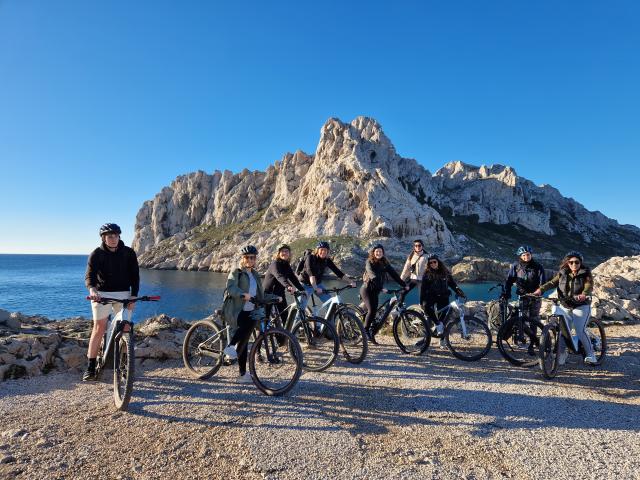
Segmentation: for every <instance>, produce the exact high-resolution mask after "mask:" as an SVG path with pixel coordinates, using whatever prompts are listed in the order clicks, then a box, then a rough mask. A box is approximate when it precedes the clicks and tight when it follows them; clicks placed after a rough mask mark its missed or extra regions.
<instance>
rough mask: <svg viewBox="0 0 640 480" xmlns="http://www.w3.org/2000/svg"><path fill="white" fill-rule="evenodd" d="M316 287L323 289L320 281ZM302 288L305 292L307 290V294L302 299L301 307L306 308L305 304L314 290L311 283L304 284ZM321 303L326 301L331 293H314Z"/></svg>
mask: <svg viewBox="0 0 640 480" xmlns="http://www.w3.org/2000/svg"><path fill="white" fill-rule="evenodd" d="M317 287H318V288H321V289H323V290H324V285H322V284H321V283H319V284H318V285H317ZM304 290H305V292H307V296H306V298H305V299H304V300H303V301H302V308H303V309H304V308H307V304H308V303H309V300H311V295H313V294H314V293H315V290H314V289H313V287H312V286H311V285H304ZM315 295H316V296H317V297H318V298H319V299H320V301H321V302H322V303H324V302H326V301H327V300H329V299H330V298H331V295H329V294H328V293H321V294H320V295H318V294H315Z"/></svg>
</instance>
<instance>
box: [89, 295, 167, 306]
mask: <svg viewBox="0 0 640 480" xmlns="http://www.w3.org/2000/svg"><path fill="white" fill-rule="evenodd" d="M86 299H87V300H93V299H92V298H91V297H90V296H88V295H87V297H86ZM158 300H160V296H159V295H155V296H149V295H145V296H143V297H136V298H126V299H120V298H109V297H100V300H93V301H94V302H97V303H102V304H103V305H106V304H108V303H134V302H157V301H158Z"/></svg>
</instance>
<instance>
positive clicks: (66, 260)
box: [0, 254, 496, 321]
mask: <svg viewBox="0 0 640 480" xmlns="http://www.w3.org/2000/svg"><path fill="white" fill-rule="evenodd" d="M86 266H87V256H86V255H16V254H0V308H1V309H4V310H8V311H9V312H20V313H22V314H25V315H44V316H45V317H48V318H51V319H55V320H59V319H63V318H70V317H85V318H91V305H90V302H89V301H88V300H86V296H87V294H88V292H87V289H86V287H85V285H84V276H85V270H86ZM353 273H356V272H353ZM226 279H227V275H226V274H223V273H214V272H185V271H178V270H148V269H140V293H139V295H159V296H160V297H161V299H160V301H158V302H140V303H139V305H138V306H137V307H136V310H135V314H134V321H140V320H143V319H145V318H148V317H151V316H154V315H158V314H160V313H165V314H167V315H169V316H171V317H178V318H181V319H183V320H187V321H192V320H197V319H200V318H204V317H206V316H208V315H210V314H211V313H212V312H213V311H214V310H215V309H216V308H219V307H220V305H221V304H222V295H223V292H224V287H225V283H226ZM325 284H326V285H327V287H331V286H335V285H342V284H343V283H342V282H340V281H338V280H333V281H328V282H325ZM492 285H494V284H493V283H472V284H460V287H461V288H462V289H463V290H464V291H465V293H466V294H467V296H468V297H469V299H470V300H489V299H491V298H495V296H496V295H495V294H494V293H489V292H488V289H489V288H490V287H491V286H492ZM390 288H397V286H395V285H394V284H391V285H390ZM357 296H358V293H357V289H349V290H345V292H344V296H343V297H344V299H345V300H347V301H349V302H356V301H357ZM384 298H385V296H384V294H382V296H381V301H382V300H383V299H384ZM408 302H409V303H417V302H418V294H417V292H415V291H412V292H411V293H410V294H409V296H408Z"/></svg>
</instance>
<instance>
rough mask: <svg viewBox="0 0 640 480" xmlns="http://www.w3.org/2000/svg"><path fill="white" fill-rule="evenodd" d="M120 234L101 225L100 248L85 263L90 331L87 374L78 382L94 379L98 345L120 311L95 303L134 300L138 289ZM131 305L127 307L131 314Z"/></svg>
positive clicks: (132, 255) (134, 261)
mask: <svg viewBox="0 0 640 480" xmlns="http://www.w3.org/2000/svg"><path fill="white" fill-rule="evenodd" d="M121 233H122V230H121V229H120V227H119V226H118V225H116V224H115V223H105V224H104V225H102V227H100V238H101V239H102V244H101V245H100V246H99V247H98V248H96V249H95V250H94V251H93V252H91V255H89V261H88V262H87V273H86V275H85V284H86V286H87V288H88V289H89V297H91V300H93V301H92V302H91V310H92V313H93V329H92V330H91V339H90V340H89V350H88V352H87V357H88V360H89V361H88V365H87V370H86V371H85V372H84V375H83V376H82V380H85V381H86V380H94V379H95V375H96V357H97V355H98V349H99V348H100V341H101V340H102V337H103V336H104V332H105V329H106V328H107V319H108V317H109V315H111V314H114V315H115V314H116V313H117V312H118V311H119V310H120V309H122V304H121V303H113V304H107V305H102V304H100V303H98V302H97V301H98V300H100V298H101V297H102V296H105V297H107V298H117V299H120V300H125V299H127V298H135V297H136V296H137V295H138V290H139V288H140V269H139V267H138V258H137V257H136V252H134V251H133V249H132V248H129V247H127V246H125V244H124V242H123V241H122V240H120V234H121ZM134 305H135V303H130V304H129V305H128V307H127V308H128V309H129V310H133V308H134Z"/></svg>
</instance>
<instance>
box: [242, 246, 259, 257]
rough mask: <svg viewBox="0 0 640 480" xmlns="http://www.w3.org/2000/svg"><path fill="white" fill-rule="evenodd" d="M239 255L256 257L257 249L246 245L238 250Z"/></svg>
mask: <svg viewBox="0 0 640 480" xmlns="http://www.w3.org/2000/svg"><path fill="white" fill-rule="evenodd" d="M240 254H241V255H257V254H258V249H257V248H256V247H254V246H253V245H247V246H246V247H242V250H240Z"/></svg>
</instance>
